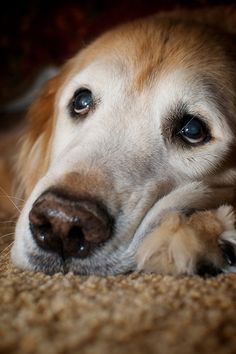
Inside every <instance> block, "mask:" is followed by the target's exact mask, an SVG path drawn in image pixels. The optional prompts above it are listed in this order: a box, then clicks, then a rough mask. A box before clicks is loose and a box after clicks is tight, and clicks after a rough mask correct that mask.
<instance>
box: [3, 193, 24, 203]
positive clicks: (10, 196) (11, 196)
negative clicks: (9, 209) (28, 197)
mask: <svg viewBox="0 0 236 354" xmlns="http://www.w3.org/2000/svg"><path fill="white" fill-rule="evenodd" d="M0 197H5V195H4V194H0ZM8 197H9V198H11V199H16V200H20V201H22V202H25V199H22V198H18V197H14V196H13V195H8Z"/></svg>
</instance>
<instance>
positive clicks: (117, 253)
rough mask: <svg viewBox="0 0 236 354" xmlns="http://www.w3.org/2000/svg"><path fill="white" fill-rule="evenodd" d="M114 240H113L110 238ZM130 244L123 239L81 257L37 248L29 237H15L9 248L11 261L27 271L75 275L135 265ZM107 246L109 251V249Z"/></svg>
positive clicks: (127, 269) (122, 270)
mask: <svg viewBox="0 0 236 354" xmlns="http://www.w3.org/2000/svg"><path fill="white" fill-rule="evenodd" d="M113 241H114V240H113ZM131 244H132V241H131V243H130V244H129V245H127V244H126V245H123V244H122V243H121V244H120V245H119V246H118V247H116V248H115V249H113V250H112V251H111V248H112V245H110V247H109V245H107V246H106V247H104V248H103V247H101V248H100V249H99V250H97V251H96V252H95V253H94V254H92V255H91V256H89V257H87V258H85V259H81V258H76V257H68V258H66V259H63V258H62V257H61V256H59V255H58V254H56V253H54V252H51V251H45V250H42V249H40V248H39V247H38V246H37V245H36V244H35V243H34V241H33V240H32V239H31V240H29V239H27V240H26V239H25V240H23V239H21V240H20V242H18V238H17V239H16V241H15V243H14V245H13V247H12V251H11V258H12V262H13V263H14V264H15V265H16V266H17V267H19V268H21V269H23V270H27V271H36V272H43V273H45V274H48V275H52V274H55V273H59V272H61V273H63V274H66V273H68V272H73V273H74V274H77V275H100V276H106V275H116V274H120V273H127V272H130V271H133V270H135V269H136V264H135V252H134V250H132V247H130V246H131ZM109 248H110V252H109Z"/></svg>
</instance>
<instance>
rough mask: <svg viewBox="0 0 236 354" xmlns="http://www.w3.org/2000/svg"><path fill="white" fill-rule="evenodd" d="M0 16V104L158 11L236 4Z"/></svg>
mask: <svg viewBox="0 0 236 354" xmlns="http://www.w3.org/2000/svg"><path fill="white" fill-rule="evenodd" d="M4 2H5V4H4V5H3V2H1V10H0V50H1V53H0V54H1V62H2V64H1V65H0V77H1V85H0V104H1V103H2V102H7V101H9V100H11V99H12V98H14V97H17V95H19V94H20V93H21V92H22V91H24V90H25V89H26V88H27V87H29V85H30V83H31V81H32V80H33V78H34V77H35V76H36V75H37V74H38V73H39V72H40V70H42V68H44V67H45V66H47V65H50V64H55V65H61V64H62V63H63V62H64V61H65V60H66V59H67V58H69V57H71V56H72V55H73V54H74V53H75V52H77V51H78V50H79V48H80V47H81V46H83V45H85V44H86V43H88V42H89V41H91V39H93V38H94V37H96V36H97V35H98V34H99V33H101V32H102V31H104V30H106V29H108V28H109V27H111V26H113V25H115V24H118V23H120V22H124V21H127V20H130V19H134V18H137V17H140V16H145V15H148V14H151V13H154V12H156V11H161V10H171V9H176V8H196V7H205V6H214V5H218V4H230V3H231V4H232V3H235V0H234V1H225V0H224V1H222V0H221V1H220V0H218V1H217V0H215V1H212V0H193V1H187V0H177V1H174V0H165V1H161V0H159V1H158V0H156V1H152V0H137V1H131V0H119V1H118V0H113V1H108V0H93V1H92V0H87V1H48V2H45V1H39V0H33V1H20V0H19V1H18V2H15V1H8V0H4Z"/></svg>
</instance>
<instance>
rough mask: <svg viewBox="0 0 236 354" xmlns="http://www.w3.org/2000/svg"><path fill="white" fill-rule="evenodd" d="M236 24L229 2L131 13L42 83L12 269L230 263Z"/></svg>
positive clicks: (111, 269)
mask: <svg viewBox="0 0 236 354" xmlns="http://www.w3.org/2000/svg"><path fill="white" fill-rule="evenodd" d="M235 21H236V11H235V9H232V8H230V9H229V8H226V9H223V8H216V9H212V10H209V11H206V10H204V11H192V12H188V11H180V12H178V11H177V12H173V13H170V14H165V13H161V14H157V15H153V16H150V17H148V18H145V19H138V20H135V21H134V22H131V23H127V24H123V25H120V26H118V27H116V28H115V29H113V30H110V31H108V32H106V33H105V34H103V35H101V36H100V37H99V38H98V39H96V40H95V41H94V42H92V43H91V44H90V45H88V46H87V47H85V48H83V49H82V50H81V51H80V52H79V53H78V54H77V55H75V56H74V57H73V58H72V59H70V60H69V61H68V62H67V63H66V64H65V65H64V67H63V68H62V69H61V70H60V72H59V74H58V75H57V76H55V77H54V78H52V79H51V80H49V82H47V84H46V85H45V87H44V88H43V90H42V92H41V93H40V95H39V96H38V98H37V99H36V100H35V101H34V102H33V104H32V106H31V107H30V109H29V112H28V116H27V121H26V126H25V128H24V132H23V133H22V134H21V138H20V142H19V145H18V148H17V150H18V151H17V153H16V158H15V159H14V164H13V165H14V166H13V167H12V169H13V170H14V178H13V180H14V188H15V193H16V195H17V196H18V198H23V199H26V202H25V204H24V206H23V209H22V211H21V213H20V216H19V218H18V221H17V225H16V230H15V241H14V245H13V247H12V251H11V257H12V261H13V263H14V264H15V265H16V266H18V267H20V268H22V269H26V270H35V271H42V272H45V273H48V274H53V273H55V272H64V273H66V272H70V271H71V272H74V273H76V274H82V275H83V274H84V275H89V274H96V275H109V274H118V273H127V272H130V271H142V272H154V273H159V274H172V275H179V274H186V275H194V274H199V275H205V274H209V275H216V274H218V273H221V272H235V271H236V267H235V264H236V229H235V213H234V208H235V200H236V194H235V187H236V183H235V181H236V159H235V156H236V74H235V67H236V50H235V49H236V45H235V43H236V41H235V39H236V38H235V32H236V22H235ZM234 24H235V26H234Z"/></svg>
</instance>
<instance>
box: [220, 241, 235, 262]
mask: <svg viewBox="0 0 236 354" xmlns="http://www.w3.org/2000/svg"><path fill="white" fill-rule="evenodd" d="M220 249H221V252H222V254H223V257H224V259H225V261H226V262H227V263H228V264H229V265H230V266H232V265H234V264H235V263H236V254H235V249H234V246H233V245H232V244H231V243H230V242H228V241H224V243H222V244H221V245H220Z"/></svg>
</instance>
